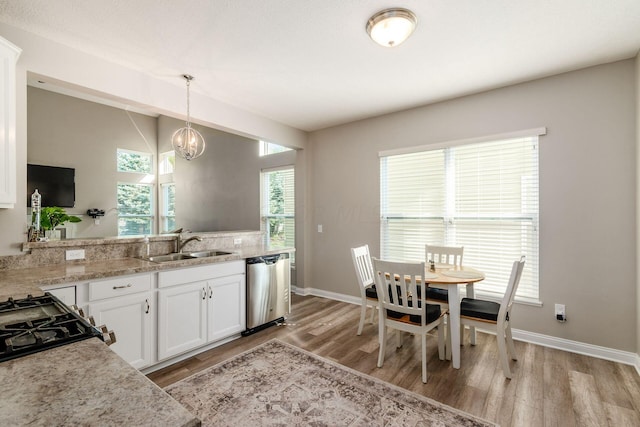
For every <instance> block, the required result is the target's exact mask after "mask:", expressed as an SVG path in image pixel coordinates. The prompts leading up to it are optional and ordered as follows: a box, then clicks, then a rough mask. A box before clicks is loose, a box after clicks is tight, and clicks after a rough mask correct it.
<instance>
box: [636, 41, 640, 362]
mask: <svg viewBox="0 0 640 427" xmlns="http://www.w3.org/2000/svg"><path fill="white" fill-rule="evenodd" d="M635 66H636V353H637V354H638V355H640V269H638V265H640V215H639V214H638V213H639V212H640V170H639V168H638V165H640V53H638V55H636V61H635ZM638 357H639V358H640V356H638ZM639 364H640V363H639Z"/></svg>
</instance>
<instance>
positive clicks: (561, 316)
mask: <svg viewBox="0 0 640 427" xmlns="http://www.w3.org/2000/svg"><path fill="white" fill-rule="evenodd" d="M556 320H559V321H560V322H566V321H567V312H566V311H565V307H564V304H556Z"/></svg>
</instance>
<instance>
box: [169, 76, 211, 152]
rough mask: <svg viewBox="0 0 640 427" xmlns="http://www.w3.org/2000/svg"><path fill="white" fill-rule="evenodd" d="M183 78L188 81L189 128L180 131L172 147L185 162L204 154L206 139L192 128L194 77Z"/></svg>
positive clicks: (172, 142)
mask: <svg viewBox="0 0 640 427" xmlns="http://www.w3.org/2000/svg"><path fill="white" fill-rule="evenodd" d="M182 77H183V78H184V79H185V80H186V81H187V126H186V127H183V128H180V129H178V130H177V131H175V132H174V134H173V136H172V137H171V145H173V149H174V150H175V152H176V154H178V155H179V156H180V157H182V158H183V159H185V160H193V159H195V158H196V157H200V156H201V155H202V153H204V148H205V145H206V144H205V142H204V138H203V137H202V135H201V134H200V132H198V131H197V130H195V129H194V128H192V127H191V114H190V111H189V85H190V84H191V80H193V76H190V75H189V74H183V75H182Z"/></svg>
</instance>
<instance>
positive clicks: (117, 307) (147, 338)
mask: <svg viewBox="0 0 640 427" xmlns="http://www.w3.org/2000/svg"><path fill="white" fill-rule="evenodd" d="M153 305H154V304H153V292H151V291H149V292H143V293H138V294H133V295H127V296H123V297H118V298H112V299H109V300H105V301H102V302H96V303H91V304H89V315H91V316H93V318H94V319H95V321H96V325H106V326H107V328H108V329H109V330H113V331H114V333H115V335H116V342H115V344H112V345H111V349H112V350H113V351H115V352H116V353H117V354H118V355H119V356H120V357H122V358H123V359H124V360H126V361H127V362H129V363H130V364H131V366H133V367H134V368H138V369H140V368H144V367H145V366H149V365H151V364H152V363H153V362H154V358H153V333H154V332H155V328H154V327H153V326H154V317H153V314H152V310H154V307H153Z"/></svg>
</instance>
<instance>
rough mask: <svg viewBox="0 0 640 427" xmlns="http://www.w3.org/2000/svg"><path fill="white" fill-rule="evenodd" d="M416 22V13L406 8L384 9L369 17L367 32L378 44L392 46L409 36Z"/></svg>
mask: <svg viewBox="0 0 640 427" xmlns="http://www.w3.org/2000/svg"><path fill="white" fill-rule="evenodd" d="M417 23H418V19H417V18H416V15H415V14H414V13H413V12H411V11H410V10H408V9H402V8H397V7H396V8H392V9H385V10H381V11H380V12H378V13H376V14H375V15H373V16H372V17H371V18H369V21H368V22H367V33H368V34H369V37H371V38H372V39H373V41H374V42H376V43H378V44H379V45H382V46H385V47H394V46H398V45H399V44H400V43H402V42H403V41H405V40H406V39H408V38H409V36H410V35H411V33H413V30H414V29H415V28H416V24H417Z"/></svg>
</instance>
